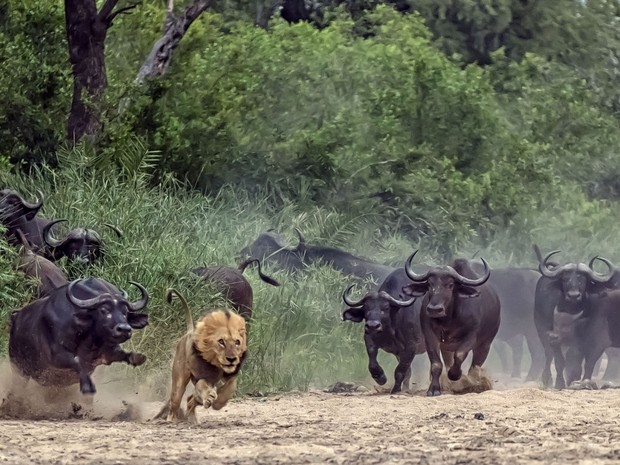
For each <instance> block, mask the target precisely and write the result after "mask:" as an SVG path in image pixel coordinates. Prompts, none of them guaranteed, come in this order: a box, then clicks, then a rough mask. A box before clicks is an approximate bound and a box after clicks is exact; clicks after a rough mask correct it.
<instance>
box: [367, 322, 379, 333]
mask: <svg viewBox="0 0 620 465" xmlns="http://www.w3.org/2000/svg"><path fill="white" fill-rule="evenodd" d="M365 328H366V332H367V333H380V332H381V331H383V327H382V326H381V322H380V321H377V320H370V321H366V326H365Z"/></svg>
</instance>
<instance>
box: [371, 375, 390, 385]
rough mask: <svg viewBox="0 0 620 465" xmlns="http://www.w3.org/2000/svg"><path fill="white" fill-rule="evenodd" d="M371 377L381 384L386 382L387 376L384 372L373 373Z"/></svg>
mask: <svg viewBox="0 0 620 465" xmlns="http://www.w3.org/2000/svg"><path fill="white" fill-rule="evenodd" d="M372 379H374V380H375V381H376V382H377V384H378V385H380V386H383V385H384V384H385V383H387V376H385V374H384V373H382V374H380V375H377V376H374V375H373V377H372Z"/></svg>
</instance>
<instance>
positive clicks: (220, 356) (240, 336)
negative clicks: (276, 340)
mask: <svg viewBox="0 0 620 465" xmlns="http://www.w3.org/2000/svg"><path fill="white" fill-rule="evenodd" d="M193 339H194V343H195V344H196V348H197V349H198V351H199V352H200V353H201V355H202V357H203V358H204V359H205V360H206V361H207V362H209V363H210V364H211V365H214V366H216V367H219V368H221V369H222V370H223V371H224V373H234V372H236V371H237V370H238V368H239V365H240V364H241V362H242V361H243V359H244V358H245V352H246V350H247V344H246V325H245V320H244V319H243V318H242V317H241V316H239V315H237V314H236V313H234V312H231V311H229V310H216V311H214V312H211V313H208V314H207V315H205V316H203V317H202V318H201V319H200V321H198V323H197V324H196V329H195V330H194V335H193Z"/></svg>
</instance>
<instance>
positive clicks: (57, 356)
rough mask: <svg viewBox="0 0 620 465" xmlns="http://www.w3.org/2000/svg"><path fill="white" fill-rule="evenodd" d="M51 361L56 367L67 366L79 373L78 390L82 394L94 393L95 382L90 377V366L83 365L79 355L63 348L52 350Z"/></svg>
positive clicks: (95, 390)
mask: <svg viewBox="0 0 620 465" xmlns="http://www.w3.org/2000/svg"><path fill="white" fill-rule="evenodd" d="M51 361H52V364H53V365H54V366H55V367H56V368H67V369H70V370H73V371H75V372H76V373H77V374H78V375H79V377H80V392H81V393H82V394H95V393H96V392H97V389H96V388H95V384H94V383H93V380H92V378H91V377H90V372H89V369H90V367H88V366H86V367H83V366H82V362H81V360H80V357H79V356H76V355H73V354H72V353H71V352H67V351H64V350H61V351H54V352H52V356H51Z"/></svg>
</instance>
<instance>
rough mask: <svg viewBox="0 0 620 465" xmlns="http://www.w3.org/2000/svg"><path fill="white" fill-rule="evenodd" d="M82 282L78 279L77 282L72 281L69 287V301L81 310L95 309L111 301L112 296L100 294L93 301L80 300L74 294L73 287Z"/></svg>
mask: <svg viewBox="0 0 620 465" xmlns="http://www.w3.org/2000/svg"><path fill="white" fill-rule="evenodd" d="M80 281H82V279H76V280H75V281H71V283H70V284H69V287H67V297H69V301H70V302H71V303H72V304H73V305H75V306H76V307H80V308H94V307H96V306H97V305H101V304H102V303H103V302H105V301H107V300H110V299H111V298H112V296H111V295H110V294H108V293H105V294H100V295H98V296H97V297H93V298H92V299H85V300H82V299H79V298H77V297H76V296H75V295H74V294H73V287H74V286H75V285H76V284H77V283H78V282H80Z"/></svg>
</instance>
